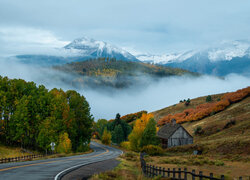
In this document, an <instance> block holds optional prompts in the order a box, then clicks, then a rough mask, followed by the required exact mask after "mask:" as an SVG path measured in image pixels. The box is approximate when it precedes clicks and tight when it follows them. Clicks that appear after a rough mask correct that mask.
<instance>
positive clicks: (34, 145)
mask: <svg viewBox="0 0 250 180" xmlns="http://www.w3.org/2000/svg"><path fill="white" fill-rule="evenodd" d="M92 122H93V118H92V116H91V114H90V107H89V104H88V102H87V101H86V99H85V98H84V97H83V96H81V95H80V94H79V93H77V92H76V91H71V90H69V91H67V92H64V91H63V90H61V89H52V90H50V91H49V90H48V89H46V88H45V87H44V86H42V85H39V86H37V85H36V84H35V83H34V82H26V81H24V80H21V79H8V78H7V77H1V76H0V140H1V142H2V143H4V144H6V145H11V146H13V145H15V146H21V147H25V148H31V149H37V150H40V151H46V150H50V143H51V142H55V143H56V150H57V151H58V152H70V151H71V150H72V151H83V150H85V149H87V148H88V147H87V145H88V143H89V141H90V137H91V127H92Z"/></svg>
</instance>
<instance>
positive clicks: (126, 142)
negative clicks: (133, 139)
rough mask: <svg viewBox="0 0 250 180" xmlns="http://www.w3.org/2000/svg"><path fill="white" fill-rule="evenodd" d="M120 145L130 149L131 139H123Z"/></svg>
mask: <svg viewBox="0 0 250 180" xmlns="http://www.w3.org/2000/svg"><path fill="white" fill-rule="evenodd" d="M120 146H121V147H122V148H124V149H126V150H130V149H131V148H130V142H129V141H123V142H122V143H121V144H120Z"/></svg>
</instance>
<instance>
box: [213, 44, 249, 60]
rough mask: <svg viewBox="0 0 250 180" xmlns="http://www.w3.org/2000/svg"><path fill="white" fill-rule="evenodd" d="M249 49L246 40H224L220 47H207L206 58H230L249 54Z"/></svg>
mask: <svg viewBox="0 0 250 180" xmlns="http://www.w3.org/2000/svg"><path fill="white" fill-rule="evenodd" d="M249 50H250V42H248V41H233V42H224V43H222V45H221V47H217V48H212V49H209V51H208V58H209V59H210V61H218V60H232V59H233V58H234V57H243V56H245V55H249Z"/></svg>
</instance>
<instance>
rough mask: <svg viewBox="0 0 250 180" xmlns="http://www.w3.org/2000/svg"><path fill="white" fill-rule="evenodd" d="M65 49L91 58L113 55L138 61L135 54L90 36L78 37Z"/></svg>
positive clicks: (120, 58) (117, 57)
mask: <svg viewBox="0 0 250 180" xmlns="http://www.w3.org/2000/svg"><path fill="white" fill-rule="evenodd" d="M64 49H65V50H68V51H72V52H74V53H75V52H76V51H77V53H78V54H79V55H80V56H88V57H89V58H98V57H111V58H116V59H119V60H127V61H138V60H137V58H136V57H135V56H133V55H132V54H130V53H129V52H127V51H125V50H123V49H121V48H118V47H116V46H114V45H111V44H109V43H106V42H104V41H98V40H95V39H92V38H89V37H81V38H77V39H75V40H73V41H72V42H71V43H69V44H68V45H66V46H64Z"/></svg>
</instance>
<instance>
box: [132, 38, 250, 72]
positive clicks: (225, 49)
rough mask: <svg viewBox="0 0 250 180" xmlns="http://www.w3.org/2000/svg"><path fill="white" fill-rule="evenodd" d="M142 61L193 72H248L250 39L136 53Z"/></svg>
mask: <svg viewBox="0 0 250 180" xmlns="http://www.w3.org/2000/svg"><path fill="white" fill-rule="evenodd" d="M136 57H137V59H139V60H141V61H144V62H151V63H155V64H162V65H166V66H170V67H178V68H183V69H187V70H190V71H194V72H199V73H205V74H214V75H222V76H224V75H227V74H230V73H239V74H249V72H250V41H246V40H243V41H242V40H241V41H231V42H222V43H221V44H219V45H217V46H216V47H211V48H207V49H202V50H191V51H186V52H180V53H169V54H165V55H158V56H157V55H156V56H155V55H148V54H146V55H138V56H136Z"/></svg>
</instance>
